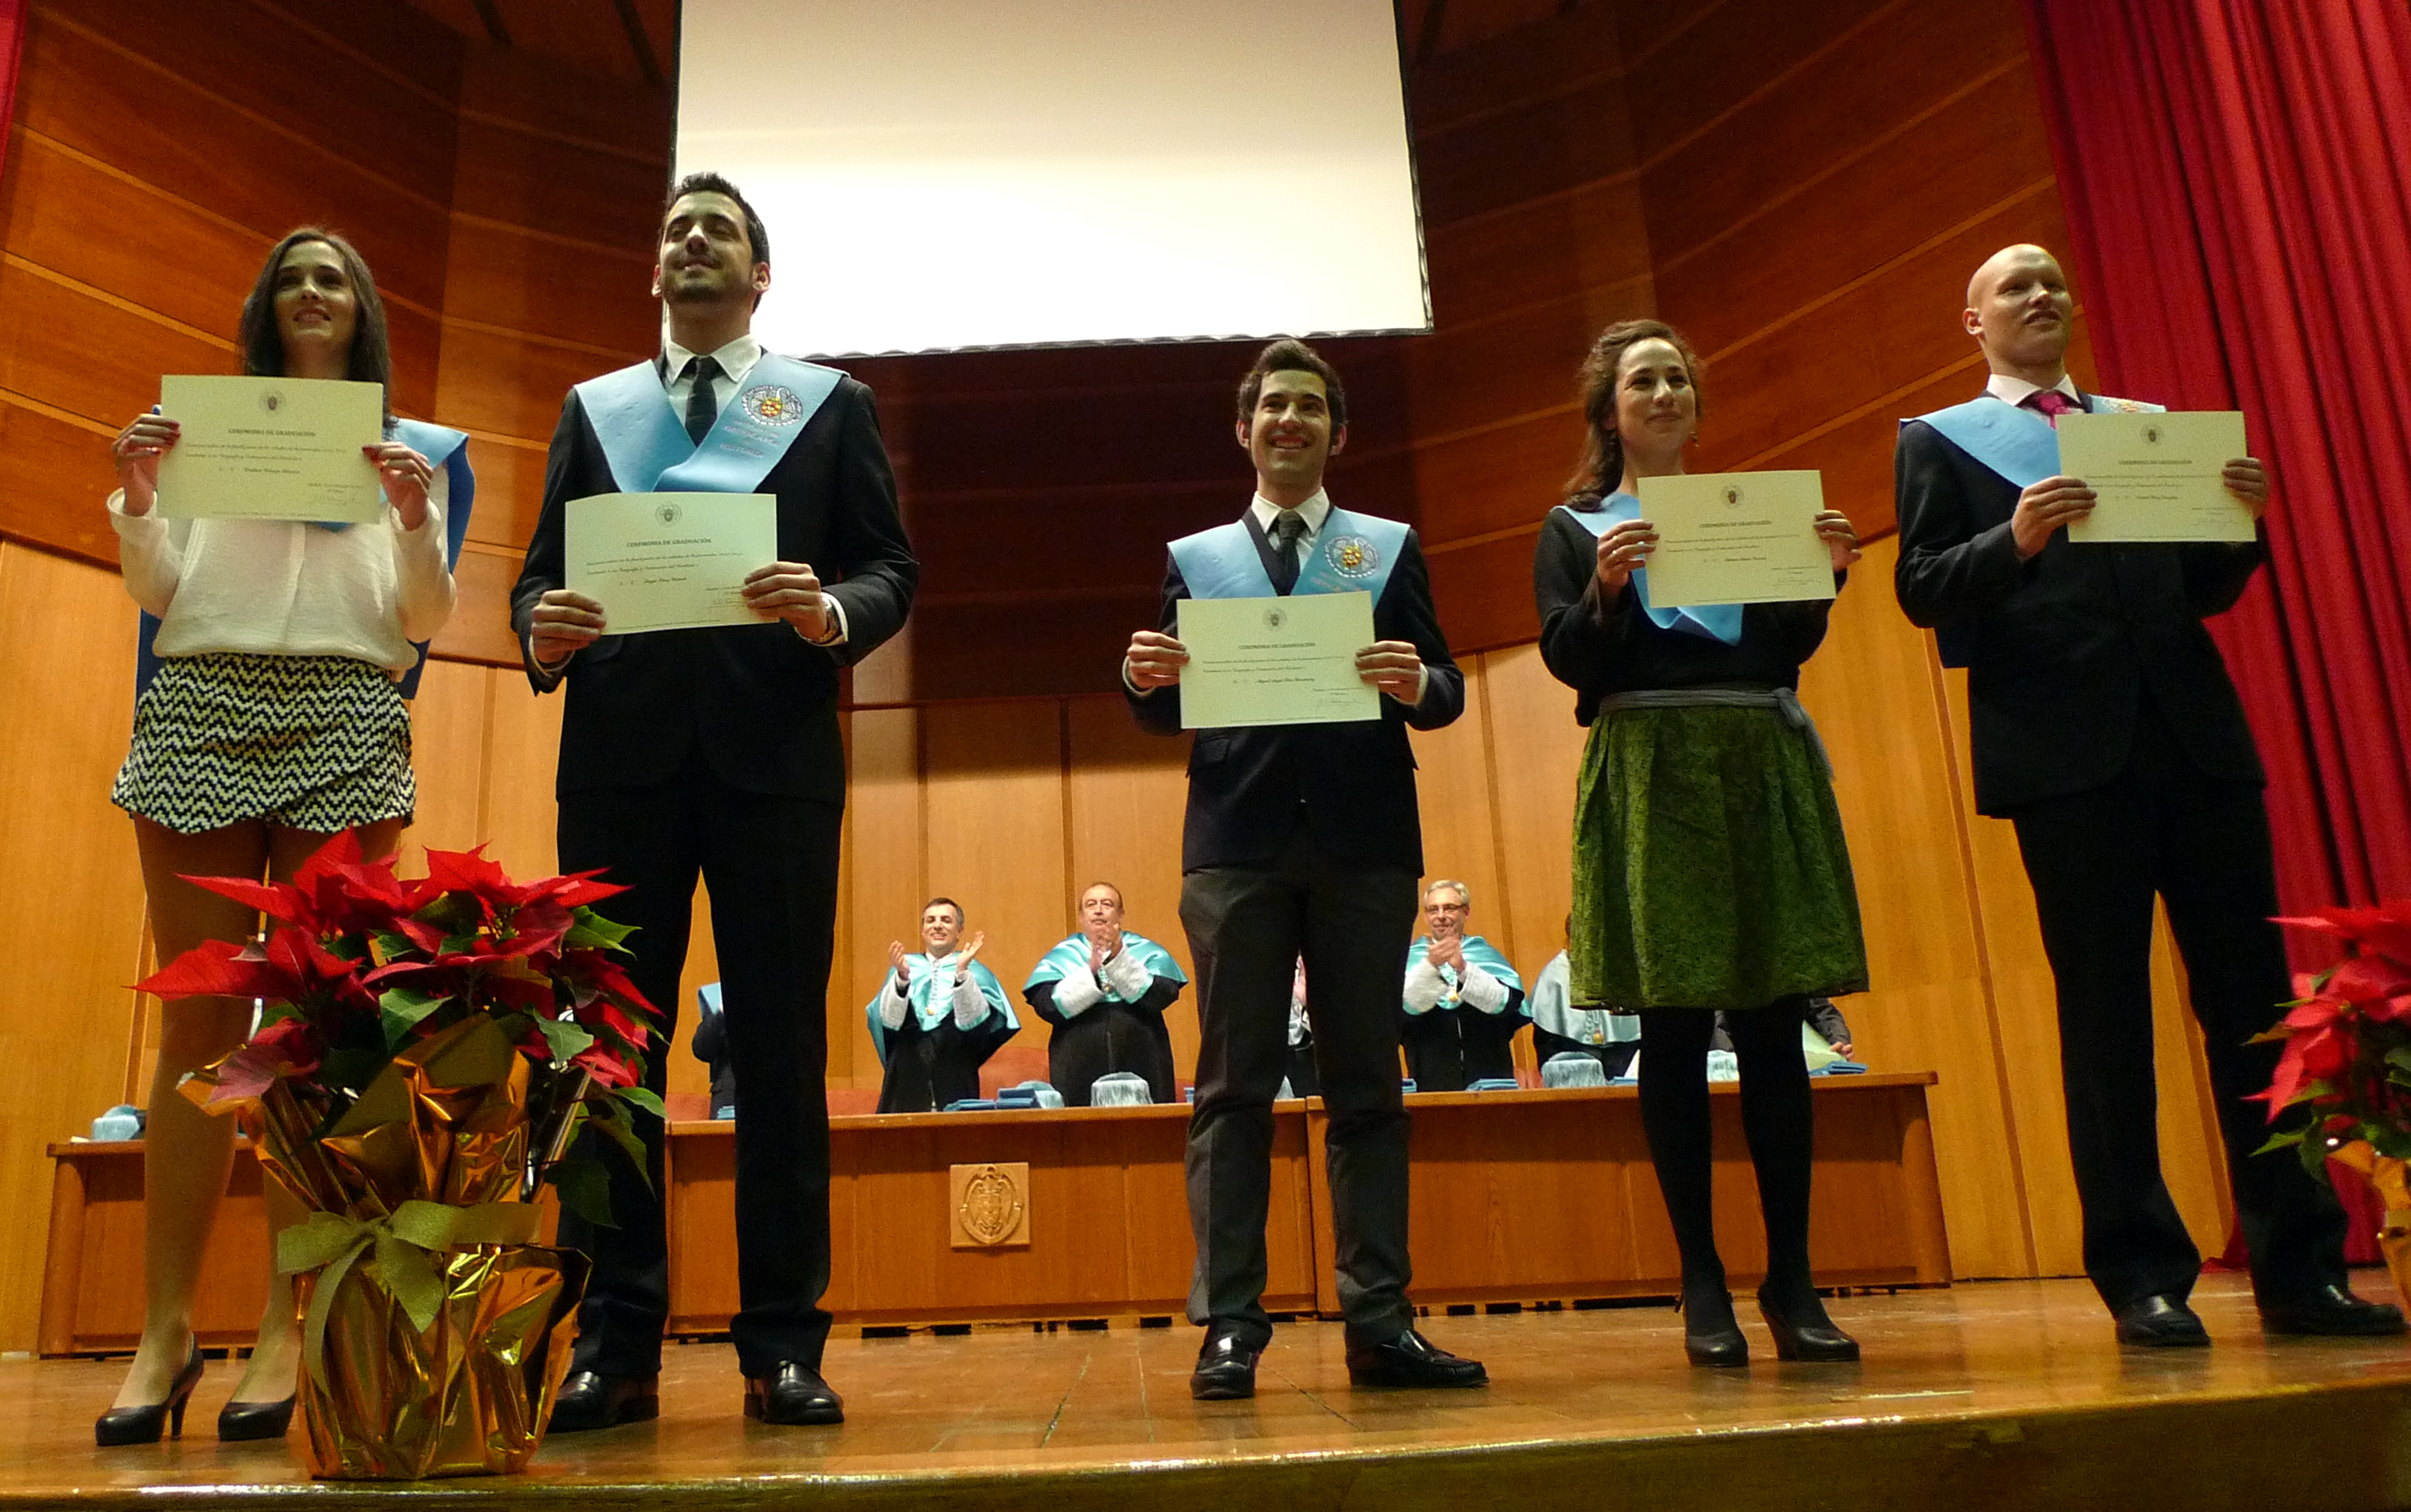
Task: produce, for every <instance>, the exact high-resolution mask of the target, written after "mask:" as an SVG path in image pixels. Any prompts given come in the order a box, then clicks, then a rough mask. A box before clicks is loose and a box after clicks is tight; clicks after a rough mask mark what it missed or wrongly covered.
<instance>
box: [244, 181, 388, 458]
mask: <svg viewBox="0 0 2411 1512" xmlns="http://www.w3.org/2000/svg"><path fill="white" fill-rule="evenodd" d="M305 242H324V243H326V244H327V245H328V246H329V247H331V248H333V249H334V253H335V256H336V257H337V258H339V259H340V260H341V261H342V262H343V276H344V277H346V278H349V279H350V280H351V281H352V299H353V302H354V303H355V304H356V305H357V306H358V319H357V320H355V321H354V323H353V326H352V354H351V358H350V360H348V361H347V362H345V364H344V366H343V376H344V377H346V378H349V379H351V380H352V381H353V382H355V383H373V384H375V385H376V386H377V387H378V388H379V389H383V390H384V391H385V419H386V424H387V425H388V426H389V425H391V424H392V423H393V343H392V341H391V339H390V338H389V337H388V336H387V334H386V322H385V301H384V300H382V299H380V298H378V297H377V287H376V275H374V274H373V273H371V272H369V265H368V261H367V259H365V258H363V257H361V256H360V254H359V249H358V248H357V247H355V246H353V245H352V244H351V243H350V242H346V241H344V240H343V238H342V237H340V236H337V235H336V234H335V233H334V232H332V231H328V230H322V229H320V228H317V227H315V226H304V227H300V228H297V229H295V230H290V231H287V232H285V236H284V239H283V240H282V241H280V242H277V243H276V245H274V246H272V247H270V248H269V250H268V260H267V261H266V262H264V263H262V264H261V265H260V268H259V277H258V278H257V279H256V280H254V281H253V283H252V286H251V293H250V295H249V296H248V297H247V298H245V299H244V300H243V301H242V323H241V326H240V327H239V328H238V337H237V340H238V342H239V343H240V345H241V347H242V371H243V372H244V373H245V374H249V375H251V376H253V377H264V378H281V377H283V376H284V375H285V338H284V336H283V335H282V334H281V333H280V332H279V331H278V330H277V329H276V272H277V270H278V269H280V268H282V267H284V266H285V254H286V253H288V252H290V251H292V250H293V249H294V248H295V247H297V246H300V245H302V244H303V243H305Z"/></svg>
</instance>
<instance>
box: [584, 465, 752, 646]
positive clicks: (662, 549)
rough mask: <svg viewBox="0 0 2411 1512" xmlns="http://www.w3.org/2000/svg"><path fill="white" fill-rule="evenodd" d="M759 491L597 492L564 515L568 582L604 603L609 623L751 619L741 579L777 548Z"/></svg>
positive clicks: (661, 626)
mask: <svg viewBox="0 0 2411 1512" xmlns="http://www.w3.org/2000/svg"><path fill="white" fill-rule="evenodd" d="M778 506H779V501H778V499H777V498H776V497H775V496H774V495H771V494H767V493H600V494H596V495H594V496H593V497H592V498H585V499H572V500H571V501H570V502H569V506H568V509H567V511H566V513H565V515H564V517H563V522H562V523H563V556H564V558H565V561H566V566H567V572H566V578H567V587H568V591H569V592H570V593H571V594H575V595H583V596H584V597H586V598H587V599H590V600H592V601H593V602H594V603H597V604H600V605H602V606H604V613H605V614H606V616H607V623H608V631H607V633H609V634H612V635H630V634H635V633H637V632H640V631H647V630H687V629H694V628H697V627H700V626H705V625H715V624H763V623H765V621H766V619H767V618H768V616H767V615H766V614H764V613H763V612H761V611H760V610H757V609H754V608H753V606H752V605H751V604H749V603H748V602H747V599H746V594H745V584H746V580H747V578H748V577H749V576H751V575H752V574H753V572H754V571H755V570H756V569H757V568H760V567H761V566H762V565H764V564H765V563H769V562H774V561H776V560H777V558H778V555H779V507H778Z"/></svg>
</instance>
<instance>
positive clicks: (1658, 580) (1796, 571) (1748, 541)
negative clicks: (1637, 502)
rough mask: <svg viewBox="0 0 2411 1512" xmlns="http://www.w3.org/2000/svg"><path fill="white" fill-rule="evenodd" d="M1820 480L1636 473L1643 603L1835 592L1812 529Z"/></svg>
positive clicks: (1827, 556)
mask: <svg viewBox="0 0 2411 1512" xmlns="http://www.w3.org/2000/svg"><path fill="white" fill-rule="evenodd" d="M1824 507H1825V488H1824V483H1823V481H1822V479H1821V477H1820V476H1819V474H1817V473H1814V472H1783V473H1698V474H1677V475H1674V476H1672V477H1644V478H1643V479H1642V480H1641V518H1642V519H1644V520H1646V521H1649V523H1650V524H1652V525H1654V526H1656V527H1657V529H1658V549H1657V550H1654V551H1652V552H1650V553H1649V562H1648V566H1647V574H1648V576H1647V593H1648V599H1649V607H1650V608H1651V609H1684V608H1691V607H1697V606H1702V605H1708V604H1775V603H1787V602H1790V601H1792V600H1796V599H1809V598H1831V597H1833V596H1834V553H1833V552H1832V551H1830V550H1827V549H1826V546H1825V542H1824V539H1823V538H1822V537H1821V536H1819V535H1818V534H1817V516H1818V513H1819V511H1821V510H1822V509H1823V508H1824Z"/></svg>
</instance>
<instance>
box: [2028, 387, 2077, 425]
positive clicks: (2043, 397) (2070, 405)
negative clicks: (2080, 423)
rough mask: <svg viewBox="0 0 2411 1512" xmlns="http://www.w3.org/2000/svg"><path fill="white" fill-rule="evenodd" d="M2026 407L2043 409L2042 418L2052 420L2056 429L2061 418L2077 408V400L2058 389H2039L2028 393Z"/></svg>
mask: <svg viewBox="0 0 2411 1512" xmlns="http://www.w3.org/2000/svg"><path fill="white" fill-rule="evenodd" d="M2026 407H2027V408H2029V409H2038V410H2040V411H2042V418H2044V419H2047V420H2049V421H2051V428H2052V429H2053V430H2054V431H2056V430H2058V429H2059V418H2060V417H2061V416H2062V415H2066V414H2068V412H2070V411H2071V410H2073V409H2075V408H2076V401H2075V400H2073V399H2070V398H2068V396H2067V395H2066V394H2064V393H2061V392H2060V391H2059V390H2058V389H2036V390H2035V391H2034V392H2033V393H2030V394H2028V395H2026Z"/></svg>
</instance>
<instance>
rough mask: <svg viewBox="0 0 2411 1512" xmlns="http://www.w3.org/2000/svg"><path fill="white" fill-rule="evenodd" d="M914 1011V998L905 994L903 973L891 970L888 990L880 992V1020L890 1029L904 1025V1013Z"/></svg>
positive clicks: (888, 976)
mask: <svg viewBox="0 0 2411 1512" xmlns="http://www.w3.org/2000/svg"><path fill="white" fill-rule="evenodd" d="M912 1011H913V1000H912V999H910V998H908V997H906V996H905V995H904V977H903V976H902V974H900V973H899V972H896V971H893V970H891V971H889V972H888V974H887V990H886V991H884V992H881V993H880V994H879V1021H880V1022H881V1023H884V1024H885V1025H886V1026H887V1027H888V1028H890V1029H901V1028H903V1027H904V1015H906V1014H907V1013H910V1012H912Z"/></svg>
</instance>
